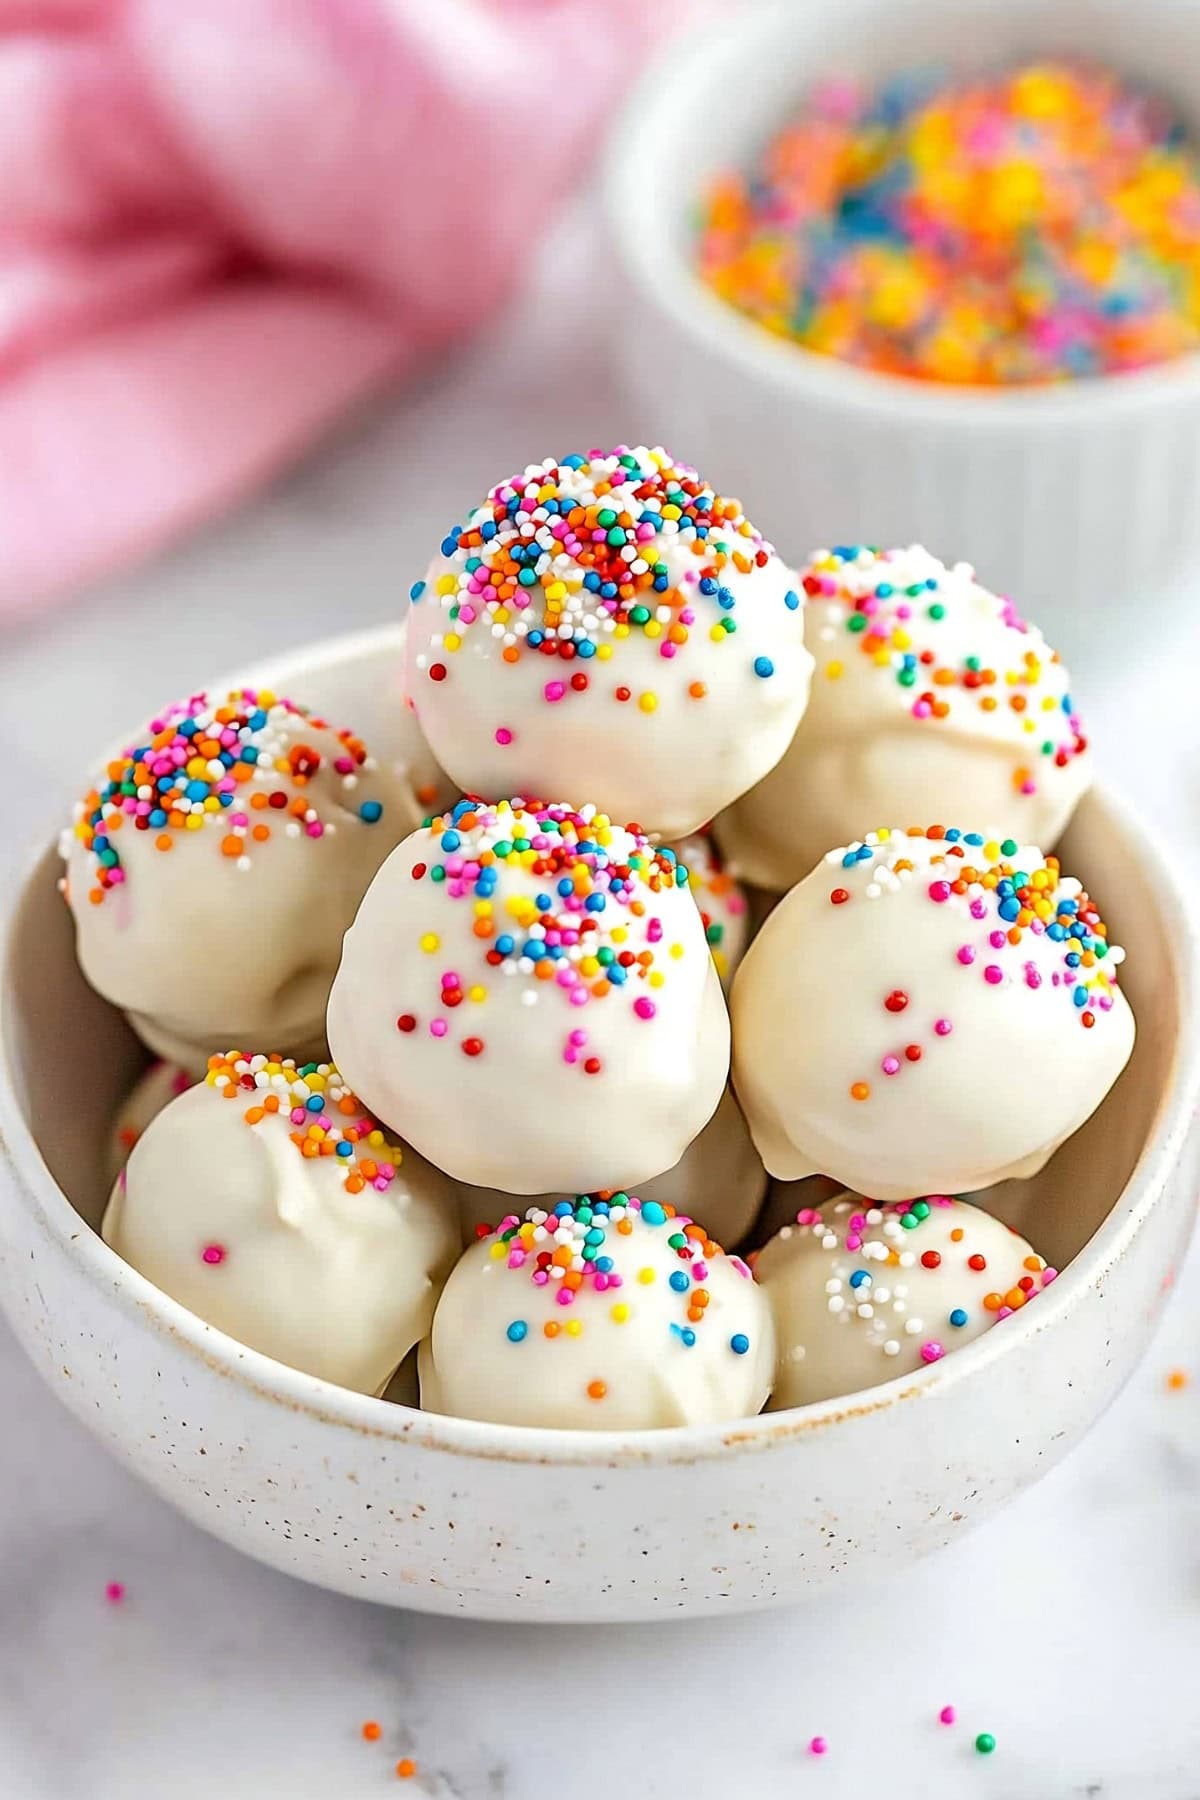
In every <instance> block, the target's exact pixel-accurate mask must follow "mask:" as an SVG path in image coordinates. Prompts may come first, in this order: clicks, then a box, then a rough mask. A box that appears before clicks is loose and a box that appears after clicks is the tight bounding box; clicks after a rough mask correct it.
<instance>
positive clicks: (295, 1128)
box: [201, 1050, 404, 1267]
mask: <svg viewBox="0 0 1200 1800" xmlns="http://www.w3.org/2000/svg"><path fill="white" fill-rule="evenodd" d="M204 1079H205V1082H206V1083H207V1085H208V1086H209V1087H210V1088H213V1089H215V1090H216V1092H217V1093H218V1094H220V1095H221V1096H222V1098H223V1099H225V1100H232V1101H241V1102H242V1103H243V1104H245V1103H246V1102H247V1101H249V1105H247V1106H246V1110H245V1113H244V1115H243V1116H244V1118H245V1121H246V1124H247V1126H248V1127H250V1128H254V1127H256V1126H259V1125H262V1124H263V1123H264V1121H266V1120H269V1119H272V1118H276V1117H282V1118H283V1119H284V1121H285V1122H286V1123H287V1124H289V1125H290V1126H291V1131H290V1132H289V1134H288V1135H289V1137H290V1139H291V1141H292V1143H293V1144H294V1145H295V1147H296V1151H297V1153H298V1154H299V1155H301V1156H304V1157H308V1158H310V1159H311V1158H316V1157H332V1158H334V1159H335V1160H336V1161H337V1162H338V1163H339V1164H340V1165H341V1167H343V1168H344V1169H345V1171H346V1179H345V1188H346V1192H347V1193H349V1194H361V1193H362V1192H363V1190H364V1188H366V1187H367V1186H368V1185H369V1186H371V1187H373V1188H374V1189H375V1190H376V1191H377V1192H378V1193H381V1194H382V1193H386V1192H387V1190H388V1188H389V1187H390V1186H391V1184H392V1182H393V1181H394V1180H395V1179H396V1173H397V1170H398V1169H399V1167H400V1164H401V1162H402V1161H403V1160H404V1149H403V1146H402V1145H400V1144H398V1143H396V1142H394V1141H393V1139H392V1138H391V1136H390V1135H389V1134H388V1133H387V1132H386V1131H385V1130H384V1129H383V1127H382V1126H381V1125H380V1123H379V1121H378V1120H377V1119H376V1118H374V1117H373V1116H372V1115H371V1114H370V1113H369V1112H368V1111H367V1110H366V1108H365V1107H364V1106H363V1104H362V1102H361V1100H358V1099H357V1098H356V1097H355V1095H353V1094H352V1093H351V1092H350V1089H349V1088H348V1087H347V1085H346V1083H345V1082H344V1081H343V1079H342V1077H341V1076H340V1075H339V1074H338V1071H337V1070H336V1069H335V1068H334V1066H333V1064H332V1063H303V1064H301V1065H299V1066H297V1064H296V1063H295V1062H294V1061H293V1059H292V1058H291V1057H290V1056H261V1055H260V1056H244V1055H243V1054H242V1053H241V1052H240V1051H238V1050H230V1051H229V1052H228V1053H227V1054H226V1055H224V1056H210V1057H209V1059H208V1072H207V1074H206V1075H205V1077H204ZM227 1255H228V1251H227V1250H226V1248H225V1246H224V1245H222V1244H207V1245H205V1246H204V1248H203V1250H202V1251H201V1259H202V1261H204V1262H206V1263H209V1264H210V1265H212V1266H213V1267H219V1266H220V1265H221V1264H222V1263H223V1262H224V1261H225V1259H226V1256H227Z"/></svg>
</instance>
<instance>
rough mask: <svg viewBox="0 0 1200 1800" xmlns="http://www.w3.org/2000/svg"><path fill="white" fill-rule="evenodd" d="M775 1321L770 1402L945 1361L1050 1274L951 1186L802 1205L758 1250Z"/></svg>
mask: <svg viewBox="0 0 1200 1800" xmlns="http://www.w3.org/2000/svg"><path fill="white" fill-rule="evenodd" d="M754 1272H755V1275H756V1276H757V1278H758V1281H759V1283H760V1285H761V1286H762V1289H763V1292H764V1293H765V1294H766V1296H767V1300H768V1302H769V1303H770V1307H771V1313H772V1316H773V1318H774V1320H775V1341H776V1346H777V1354H778V1365H777V1369H776V1375H775V1386H774V1392H773V1393H772V1396H771V1407H772V1410H778V1409H779V1408H780V1407H784V1406H805V1405H807V1404H808V1402H809V1401H810V1400H831V1399H834V1398H836V1397H837V1396H839V1395H842V1394H855V1393H858V1392H859V1391H860V1390H861V1389H863V1388H870V1387H875V1386H876V1385H877V1383H879V1382H881V1381H890V1380H891V1379H892V1378H893V1376H896V1375H911V1374H913V1373H914V1371H916V1370H918V1369H922V1368H927V1367H928V1366H929V1365H930V1364H931V1363H935V1362H940V1361H941V1359H942V1357H943V1356H945V1355H946V1353H947V1351H950V1350H958V1349H961V1347H962V1346H963V1345H964V1344H969V1343H970V1342H971V1340H972V1339H973V1338H977V1337H979V1336H980V1334H981V1333H982V1332H984V1331H986V1330H987V1329H988V1327H989V1326H991V1325H994V1324H996V1322H997V1321H998V1320H999V1319H1005V1318H1008V1317H1009V1315H1010V1314H1012V1313H1014V1312H1016V1311H1017V1310H1018V1308H1020V1307H1022V1306H1024V1305H1026V1304H1027V1302H1028V1301H1030V1300H1032V1299H1033V1298H1034V1297H1035V1296H1036V1295H1037V1294H1039V1293H1040V1292H1041V1291H1042V1289H1043V1288H1044V1287H1047V1286H1048V1285H1049V1283H1050V1282H1052V1281H1053V1280H1054V1277H1055V1274H1056V1270H1054V1269H1050V1268H1047V1266H1046V1264H1045V1263H1044V1262H1043V1261H1042V1258H1041V1257H1040V1256H1038V1255H1037V1254H1036V1253H1035V1251H1034V1250H1033V1248H1032V1247H1031V1245H1029V1244H1028V1243H1026V1241H1025V1239H1024V1238H1023V1237H1021V1236H1020V1235H1019V1234H1018V1233H1017V1232H1015V1231H1013V1230H1011V1229H1010V1227H1009V1226H1007V1225H1004V1224H1002V1223H1001V1221H1000V1220H999V1219H993V1218H992V1217H991V1215H990V1214H989V1213H986V1212H981V1211H980V1209H979V1208H978V1207H977V1206H969V1205H968V1204H967V1202H966V1201H965V1200H950V1199H946V1198H945V1197H944V1196H940V1197H931V1198H930V1199H927V1200H912V1201H909V1200H902V1201H900V1202H898V1203H893V1204H891V1205H885V1206H880V1205H879V1204H878V1203H877V1202H876V1201H874V1200H864V1199H863V1198H862V1196H861V1195H859V1194H840V1195H838V1196H837V1197H836V1198H835V1199H832V1200H829V1201H827V1202H826V1203H825V1204H824V1205H822V1206H821V1207H820V1208H813V1207H805V1208H802V1209H801V1211H800V1212H799V1213H798V1214H797V1215H796V1219H795V1223H794V1224H791V1225H785V1226H784V1227H783V1229H782V1230H781V1231H779V1232H777V1233H776V1235H775V1236H774V1237H773V1238H772V1239H771V1241H770V1243H769V1244H768V1245H767V1246H766V1248H765V1249H763V1250H761V1251H760V1252H759V1254H758V1256H757V1257H755V1259H754Z"/></svg>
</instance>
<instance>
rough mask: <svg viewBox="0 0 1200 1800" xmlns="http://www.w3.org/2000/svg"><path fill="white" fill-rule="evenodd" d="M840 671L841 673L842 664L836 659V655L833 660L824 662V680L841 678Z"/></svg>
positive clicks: (838, 679)
mask: <svg viewBox="0 0 1200 1800" xmlns="http://www.w3.org/2000/svg"><path fill="white" fill-rule="evenodd" d="M842 673H843V670H842V664H841V663H840V662H838V661H837V659H836V657H835V658H834V660H833V662H829V663H826V664H825V679H826V681H840V680H841V678H842Z"/></svg>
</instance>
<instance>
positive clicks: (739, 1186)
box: [458, 1087, 794, 1244]
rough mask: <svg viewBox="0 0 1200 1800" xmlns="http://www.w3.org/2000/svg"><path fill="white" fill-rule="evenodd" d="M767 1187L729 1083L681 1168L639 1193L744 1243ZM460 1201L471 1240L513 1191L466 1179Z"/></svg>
mask: <svg viewBox="0 0 1200 1800" xmlns="http://www.w3.org/2000/svg"><path fill="white" fill-rule="evenodd" d="M766 1190H767V1171H766V1170H765V1169H764V1168H763V1166H762V1159H761V1157H760V1156H759V1154H758V1151H757V1150H756V1149H755V1148H754V1140H753V1138H752V1137H751V1136H750V1130H749V1127H748V1126H747V1124H746V1121H745V1119H744V1118H743V1117H742V1109H741V1107H740V1106H739V1105H738V1103H737V1101H736V1099H735V1098H734V1094H733V1089H732V1088H730V1087H727V1088H726V1089H725V1092H724V1093H723V1094H722V1095H721V1104H720V1105H719V1106H718V1108H717V1110H716V1112H715V1113H714V1114H713V1116H712V1118H711V1119H710V1120H709V1121H708V1124H707V1125H706V1126H705V1127H704V1130H703V1131H702V1132H701V1133H700V1135H699V1137H697V1138H696V1139H695V1140H694V1141H693V1142H692V1143H690V1144H689V1145H688V1147H687V1149H686V1150H685V1151H684V1153H683V1155H682V1156H681V1157H680V1159H679V1161H678V1162H677V1163H676V1164H675V1167H674V1168H673V1169H668V1170H667V1172H666V1174H665V1175H655V1176H654V1177H653V1179H652V1180H650V1181H643V1182H641V1183H640V1185H639V1188H638V1194H639V1197H640V1198H641V1199H642V1200H657V1201H658V1203H659V1205H660V1206H669V1207H671V1208H672V1210H673V1211H675V1212H677V1213H685V1214H686V1215H687V1216H688V1217H689V1218H693V1219H694V1218H703V1219H704V1220H705V1223H706V1225H707V1228H708V1229H709V1230H710V1231H711V1232H712V1234H713V1236H714V1237H715V1238H716V1239H717V1240H718V1242H719V1243H722V1244H739V1243H741V1241H742V1239H743V1238H744V1237H745V1235H746V1233H747V1232H748V1231H749V1229H750V1227H751V1226H752V1225H753V1223H754V1221H755V1219H756V1218H757V1216H758V1210H759V1208H760V1206H761V1205H762V1201H763V1195H764V1194H765V1193H766ZM562 1198H563V1195H561V1194H539V1195H538V1196H537V1199H536V1202H535V1203H536V1204H537V1205H538V1206H545V1207H551V1206H553V1205H554V1204H555V1202H556V1201H558V1200H561V1199H562ZM567 1198H570V1196H569V1195H568V1196H567ZM458 1200H459V1213H460V1216H461V1218H462V1225H463V1238H464V1241H466V1242H467V1243H470V1241H471V1240H472V1238H473V1237H474V1236H475V1231H476V1227H477V1226H479V1225H494V1224H495V1223H496V1221H497V1219H501V1218H503V1217H504V1215H505V1213H507V1212H509V1211H511V1209H512V1195H511V1194H505V1193H502V1192H501V1191H500V1190H499V1189H497V1188H477V1187H469V1186H467V1185H466V1183H463V1184H462V1185H461V1186H460V1188H459V1192H458ZM793 1210H794V1209H793Z"/></svg>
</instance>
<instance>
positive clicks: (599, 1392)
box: [587, 1381, 608, 1400]
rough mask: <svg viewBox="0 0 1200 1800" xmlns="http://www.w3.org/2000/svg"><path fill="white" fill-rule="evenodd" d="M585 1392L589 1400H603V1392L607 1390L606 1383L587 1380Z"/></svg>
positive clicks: (605, 1392)
mask: <svg viewBox="0 0 1200 1800" xmlns="http://www.w3.org/2000/svg"><path fill="white" fill-rule="evenodd" d="M587 1392H588V1399H589V1400H603V1398H604V1396H605V1394H607V1392H608V1383H607V1382H605V1381H589V1382H588V1384H587Z"/></svg>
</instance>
